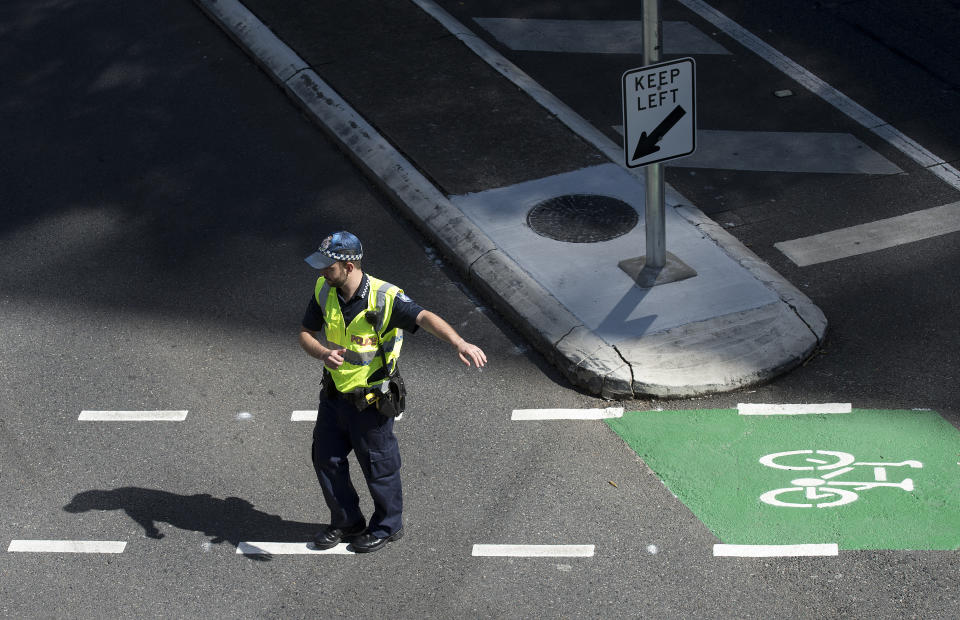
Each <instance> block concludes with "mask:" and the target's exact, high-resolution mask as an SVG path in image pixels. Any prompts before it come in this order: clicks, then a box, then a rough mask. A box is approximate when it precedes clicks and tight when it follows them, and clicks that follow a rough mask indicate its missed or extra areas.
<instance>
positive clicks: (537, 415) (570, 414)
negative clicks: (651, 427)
mask: <svg viewBox="0 0 960 620" xmlns="http://www.w3.org/2000/svg"><path fill="white" fill-rule="evenodd" d="M622 417H623V407H607V408H606V409H514V410H513V415H512V416H510V419H511V420H605V419H608V418H622Z"/></svg>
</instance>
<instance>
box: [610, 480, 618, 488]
mask: <svg viewBox="0 0 960 620" xmlns="http://www.w3.org/2000/svg"><path fill="white" fill-rule="evenodd" d="M607 482H609V483H610V485H611V486H613V488H615V489H619V488H620V487H618V486H617V483H616V482H614V481H613V480H607Z"/></svg>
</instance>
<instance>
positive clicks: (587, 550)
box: [471, 545, 594, 558]
mask: <svg viewBox="0 0 960 620" xmlns="http://www.w3.org/2000/svg"><path fill="white" fill-rule="evenodd" d="M593 553H594V546H593V545H474V546H473V553H472V554H471V555H473V556H474V557H506V558H592V557H593Z"/></svg>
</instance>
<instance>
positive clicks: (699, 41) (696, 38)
mask: <svg viewBox="0 0 960 620" xmlns="http://www.w3.org/2000/svg"><path fill="white" fill-rule="evenodd" d="M473 21H475V22H477V24H479V25H480V27H481V28H483V29H485V30H486V31H487V32H489V33H490V34H492V35H493V36H494V37H496V38H497V40H498V41H500V42H501V43H503V44H504V45H506V46H507V47H509V48H510V49H512V50H515V51H526V52H572V53H581V54H642V53H643V22H641V21H639V20H632V21H628V20H594V19H591V20H582V19H514V18H489V17H476V18H474V20H473ZM663 48H664V49H663V52H664V53H665V54H675V55H680V56H684V55H687V54H729V53H730V52H728V51H727V50H726V49H724V48H723V46H722V45H720V44H719V43H717V42H716V41H714V40H713V39H711V38H710V37H709V36H707V35H705V34H704V33H703V32H701V31H700V30H698V29H697V28H696V26H694V25H693V24H690V23H688V22H677V21H665V22H663Z"/></svg>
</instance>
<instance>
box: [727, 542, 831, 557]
mask: <svg viewBox="0 0 960 620" xmlns="http://www.w3.org/2000/svg"><path fill="white" fill-rule="evenodd" d="M713 555H714V557H735V558H793V557H800V556H820V555H839V547H838V546H837V545H836V543H830V544H811V545H714V546H713Z"/></svg>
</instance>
